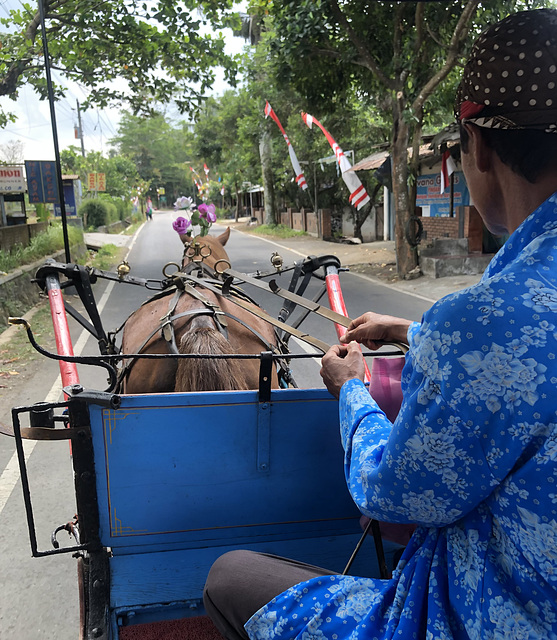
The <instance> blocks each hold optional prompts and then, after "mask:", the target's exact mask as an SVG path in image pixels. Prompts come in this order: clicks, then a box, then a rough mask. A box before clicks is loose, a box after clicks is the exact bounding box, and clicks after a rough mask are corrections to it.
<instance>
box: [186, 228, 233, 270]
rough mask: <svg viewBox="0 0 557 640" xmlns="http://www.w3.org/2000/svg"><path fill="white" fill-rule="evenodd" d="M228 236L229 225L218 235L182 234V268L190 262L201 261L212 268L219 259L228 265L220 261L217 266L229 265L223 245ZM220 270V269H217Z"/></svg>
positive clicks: (224, 266)
mask: <svg viewBox="0 0 557 640" xmlns="http://www.w3.org/2000/svg"><path fill="white" fill-rule="evenodd" d="M229 238H230V227H227V229H226V231H224V232H223V233H221V234H220V236H210V235H207V236H203V237H201V236H197V237H196V238H192V237H191V236H186V235H182V236H180V239H181V240H182V242H183V243H184V254H183V256H182V269H183V268H184V267H186V266H187V265H188V264H190V263H191V262H203V263H204V264H206V265H207V266H208V267H209V268H210V269H214V268H215V265H216V264H217V262H219V261H226V262H228V265H226V264H225V263H224V262H221V263H220V265H217V266H218V267H222V268H224V269H225V268H226V267H227V266H228V267H229V266H230V260H229V258H228V254H227V253H226V250H225V248H224V245H225V244H226V243H227V242H228V239H229ZM219 270H222V269H219Z"/></svg>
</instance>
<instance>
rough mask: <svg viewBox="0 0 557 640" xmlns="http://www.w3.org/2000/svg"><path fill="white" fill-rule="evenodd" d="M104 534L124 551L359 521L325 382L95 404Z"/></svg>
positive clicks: (324, 529) (325, 531) (297, 532)
mask: <svg viewBox="0 0 557 640" xmlns="http://www.w3.org/2000/svg"><path fill="white" fill-rule="evenodd" d="M91 422H92V429H93V438H94V448H95V467H96V475H97V490H98V496H99V511H100V518H101V541H102V543H103V545H105V546H107V547H111V548H112V550H113V553H114V554H115V555H117V554H120V553H132V552H134V553H135V552H137V551H138V550H141V549H143V548H146V547H149V548H152V547H157V546H159V545H161V544H162V545H165V547H164V548H165V549H168V548H172V547H173V546H174V547H175V548H197V547H199V546H214V545H217V546H218V545H219V544H223V543H230V542H231V541H234V542H237V543H239V544H246V543H248V542H249V541H250V540H258V541H260V540H261V539H262V538H264V539H269V540H272V539H285V538H286V539H288V538H292V537H295V538H297V537H313V536H314V535H335V534H342V533H346V532H349V531H350V532H353V531H354V520H355V519H357V517H358V510H357V509H356V507H355V506H354V504H353V502H352V500H351V498H350V496H349V494H348V491H347V489H346V483H345V480H344V474H343V451H342V448H341V445H340V437H339V426H338V415H337V407H336V402H335V401H334V399H333V398H332V397H331V396H329V395H328V394H327V393H326V392H324V391H321V390H304V391H300V390H294V391H290V390H283V391H276V392H274V393H273V397H272V399H271V402H270V403H268V404H267V403H264V404H261V403H259V402H258V401H257V393H256V392H228V393H222V392H219V393H206V394H172V395H170V394H165V395H151V396H127V397H123V399H122V407H121V408H120V409H118V410H111V409H103V408H101V407H94V406H93V407H91Z"/></svg>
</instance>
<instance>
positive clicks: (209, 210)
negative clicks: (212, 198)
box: [197, 204, 217, 223]
mask: <svg viewBox="0 0 557 640" xmlns="http://www.w3.org/2000/svg"><path fill="white" fill-rule="evenodd" d="M197 210H198V211H199V213H200V215H201V217H202V218H205V220H207V222H211V223H213V222H216V221H217V214H216V213H215V205H214V204H208V205H207V204H200V205H199V207H198V208H197Z"/></svg>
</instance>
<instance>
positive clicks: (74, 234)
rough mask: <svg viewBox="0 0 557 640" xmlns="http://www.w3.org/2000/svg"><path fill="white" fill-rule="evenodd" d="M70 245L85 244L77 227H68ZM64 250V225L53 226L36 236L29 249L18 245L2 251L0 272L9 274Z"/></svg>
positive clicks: (0, 254) (0, 252)
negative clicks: (22, 266)
mask: <svg viewBox="0 0 557 640" xmlns="http://www.w3.org/2000/svg"><path fill="white" fill-rule="evenodd" d="M68 236H69V240H70V245H74V244H77V243H79V242H83V234H82V232H81V230H80V229H78V228H77V227H71V226H70V227H68ZM63 248H64V236H63V232H62V225H59V224H57V225H53V226H51V227H48V229H47V230H46V231H43V232H42V233H39V234H38V235H37V236H35V237H34V238H33V239H32V240H31V242H30V244H29V245H28V246H27V247H24V246H23V245H20V244H16V245H15V246H14V247H12V248H11V249H10V251H0V271H4V272H6V273H9V272H10V271H13V270H14V269H17V268H18V267H20V266H21V265H24V264H31V263H32V262H35V260H39V259H40V258H44V257H46V256H49V255H51V254H53V253H55V252H56V251H60V250H61V249H63Z"/></svg>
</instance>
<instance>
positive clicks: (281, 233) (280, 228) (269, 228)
mask: <svg viewBox="0 0 557 640" xmlns="http://www.w3.org/2000/svg"><path fill="white" fill-rule="evenodd" d="M245 230H246V231H249V232H250V233H257V234H259V235H262V236H271V237H274V238H296V237H299V236H307V233H306V232H305V231H295V230H294V229H291V228H290V227H287V226H286V225H284V224H277V225H271V224H261V225H258V226H256V227H249V226H248V227H246V229H245Z"/></svg>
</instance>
